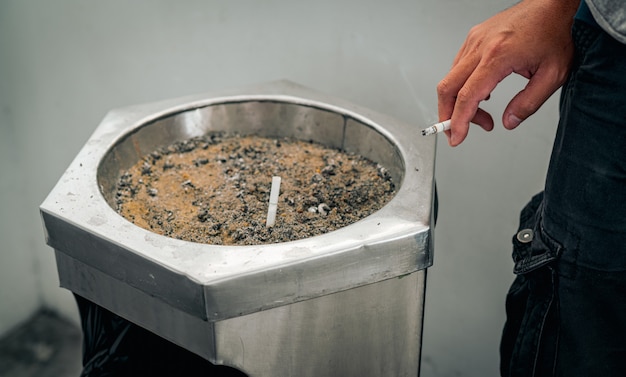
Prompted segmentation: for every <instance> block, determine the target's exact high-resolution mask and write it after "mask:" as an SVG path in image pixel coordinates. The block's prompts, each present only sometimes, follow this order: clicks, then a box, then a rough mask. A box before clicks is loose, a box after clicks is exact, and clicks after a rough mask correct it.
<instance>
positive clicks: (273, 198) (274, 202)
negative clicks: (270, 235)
mask: <svg viewBox="0 0 626 377" xmlns="http://www.w3.org/2000/svg"><path fill="white" fill-rule="evenodd" d="M279 193H280V177H272V187H271V188H270V203H269V207H268V209H267V219H266V221H265V226H266V227H268V228H271V227H273V226H274V222H275V221H276V209H277V206H278V194H279Z"/></svg>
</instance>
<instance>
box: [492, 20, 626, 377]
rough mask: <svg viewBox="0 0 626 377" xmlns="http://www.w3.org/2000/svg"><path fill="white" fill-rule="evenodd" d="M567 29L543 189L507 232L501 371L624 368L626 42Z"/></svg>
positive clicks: (592, 29)
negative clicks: (564, 73)
mask: <svg viewBox="0 0 626 377" xmlns="http://www.w3.org/2000/svg"><path fill="white" fill-rule="evenodd" d="M573 36H574V42H575V45H576V57H575V62H574V67H573V69H572V73H571V75H570V78H569V80H568V82H567V83H566V85H565V86H564V87H563V89H562V92H561V109H560V115H561V117H560V123H559V129H558V131H557V136H556V139H555V144H554V148H553V152H552V157H551V161H550V168H549V170H548V175H547V179H546V186H545V191H544V192H543V193H541V194H538V195H537V196H535V197H534V198H533V199H532V200H531V202H530V203H529V204H528V205H527V206H526V207H525V208H524V210H523V211H522V213H521V216H520V228H519V230H518V233H517V234H516V235H515V236H514V237H513V259H514V261H515V268H514V272H515V274H516V275H517V277H516V279H515V281H514V283H513V285H512V286H511V289H510V291H509V294H508V296H507V302H506V310H507V322H506V324H505V328H504V331H503V337H502V343H501V349H500V351H501V368H500V369H501V375H502V376H505V377H518V376H519V377H521V376H539V377H543V376H563V377H578V376H580V377H583V376H584V377H592V376H602V377H611V376H626V45H623V44H620V43H619V42H617V41H616V40H614V39H613V38H611V37H610V36H609V35H608V34H606V33H605V32H604V31H602V30H601V29H600V28H598V27H597V25H592V24H589V23H585V22H581V21H576V22H575V24H574V28H573Z"/></svg>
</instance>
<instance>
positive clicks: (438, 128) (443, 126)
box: [422, 119, 450, 136]
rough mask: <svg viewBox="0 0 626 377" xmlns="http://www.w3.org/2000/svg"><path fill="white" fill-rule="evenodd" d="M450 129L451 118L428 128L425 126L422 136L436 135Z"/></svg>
mask: <svg viewBox="0 0 626 377" xmlns="http://www.w3.org/2000/svg"><path fill="white" fill-rule="evenodd" d="M449 129H450V119H448V120H446V121H443V122H439V123H435V124H433V125H432V126H430V127H428V128H424V129H423V130H422V136H428V135H434V134H438V133H441V132H444V131H448V130H449Z"/></svg>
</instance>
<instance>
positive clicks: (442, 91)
mask: <svg viewBox="0 0 626 377" xmlns="http://www.w3.org/2000/svg"><path fill="white" fill-rule="evenodd" d="M451 92H452V85H451V84H450V81H449V80H448V78H443V79H442V80H441V81H439V83H438V84H437V94H439V96H440V97H447V96H449V95H450V94H451Z"/></svg>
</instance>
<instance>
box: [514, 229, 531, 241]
mask: <svg viewBox="0 0 626 377" xmlns="http://www.w3.org/2000/svg"><path fill="white" fill-rule="evenodd" d="M517 240H518V241H519V242H522V243H528V242H530V241H532V240H533V230H532V229H522V230H520V231H519V232H518V233H517Z"/></svg>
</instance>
